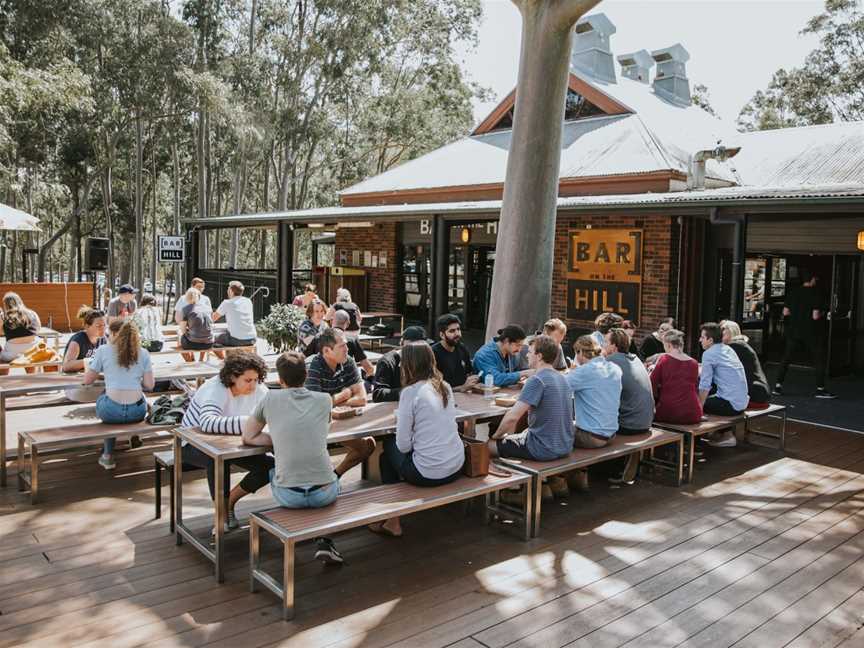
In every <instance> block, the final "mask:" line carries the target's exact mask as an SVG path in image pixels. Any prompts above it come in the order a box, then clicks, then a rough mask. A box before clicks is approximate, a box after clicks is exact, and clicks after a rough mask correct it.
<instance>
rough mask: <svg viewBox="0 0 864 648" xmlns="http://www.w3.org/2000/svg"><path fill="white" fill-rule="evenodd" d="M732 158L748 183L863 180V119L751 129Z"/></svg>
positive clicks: (800, 184) (776, 184)
mask: <svg viewBox="0 0 864 648" xmlns="http://www.w3.org/2000/svg"><path fill="white" fill-rule="evenodd" d="M732 162H733V164H734V166H735V167H736V168H737V170H738V173H739V175H740V176H741V179H742V182H743V184H745V185H754V186H784V187H790V186H802V185H823V184H833V183H858V184H862V185H864V122H845V123H839V124H826V125H822V126H806V127H803V128H782V129H777V130H769V131H758V132H754V133H746V134H743V135H742V138H741V152H740V153H739V154H738V155H737V156H736V157H735V158H734V160H732Z"/></svg>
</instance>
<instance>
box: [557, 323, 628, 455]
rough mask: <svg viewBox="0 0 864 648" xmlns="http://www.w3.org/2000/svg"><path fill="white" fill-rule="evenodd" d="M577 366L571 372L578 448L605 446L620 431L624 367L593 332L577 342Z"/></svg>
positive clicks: (576, 444) (569, 379)
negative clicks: (607, 354) (603, 349)
mask: <svg viewBox="0 0 864 648" xmlns="http://www.w3.org/2000/svg"><path fill="white" fill-rule="evenodd" d="M573 348H574V350H575V351H576V357H575V361H576V366H575V367H573V368H572V369H571V370H570V373H568V374H567V384H568V385H569V386H570V389H571V390H572V391H573V399H574V409H575V410H576V430H575V443H574V445H575V446H576V447H577V448H602V447H603V446H606V445H608V444H609V441H611V440H612V439H613V438H614V436H615V433H616V432H617V431H618V408H619V405H620V403H621V369H620V367H618V366H617V365H615V364H613V363H611V362H609V361H608V360H607V359H606V358H605V357H604V356H603V355H602V353H601V351H600V347H599V346H598V345H597V343H596V342H595V341H594V338H593V337H592V336H591V335H583V336H581V337H580V338H579V339H577V340H576V344H574V345H573Z"/></svg>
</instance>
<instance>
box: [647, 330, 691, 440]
mask: <svg viewBox="0 0 864 648" xmlns="http://www.w3.org/2000/svg"><path fill="white" fill-rule="evenodd" d="M663 348H664V349H665V353H663V354H662V355H660V356H659V358H658V360H657V362H656V364H655V365H654V369H653V370H652V371H651V387H652V389H653V390H654V400H655V402H656V403H657V407H656V409H655V411H654V420H655V421H661V422H663V423H679V424H683V425H689V424H692V423H698V422H699V421H700V420H702V402H701V401H700V400H699V363H698V362H696V361H695V360H694V359H693V358H691V357H690V356H688V355H687V354H686V353H684V333H682V332H681V331H676V330H675V329H667V330H666V331H665V332H664V333H663Z"/></svg>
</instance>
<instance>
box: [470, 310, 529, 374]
mask: <svg viewBox="0 0 864 648" xmlns="http://www.w3.org/2000/svg"><path fill="white" fill-rule="evenodd" d="M524 341H525V331H524V330H523V329H522V327H521V326H517V325H516V324H509V325H507V326H505V327H504V328H503V329H498V335H496V336H495V337H494V338H492V339H491V340H490V341H489V342H487V343H486V344H484V345H483V346H482V347H480V348H479V349H478V350H477V353H476V354H474V371H475V372H477V373H478V374H480V373H482V374H483V376H485V375H486V374H492V379H493V381H494V384H495V385H496V386H497V387H506V386H508V385H515V384H516V383H517V382H519V379H520V378H522V377H523V376H526V377H527V376H531V375H533V374H534V370H533V369H525V370H523V371H519V370H518V369H517V366H518V362H519V352H520V351H521V350H522V343H523V342H524ZM481 382H482V381H481Z"/></svg>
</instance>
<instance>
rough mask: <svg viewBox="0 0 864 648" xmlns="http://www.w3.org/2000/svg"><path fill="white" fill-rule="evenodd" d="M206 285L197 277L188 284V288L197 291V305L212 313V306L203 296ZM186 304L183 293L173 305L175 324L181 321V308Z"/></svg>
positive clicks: (205, 296) (206, 297) (207, 298)
mask: <svg viewBox="0 0 864 648" xmlns="http://www.w3.org/2000/svg"><path fill="white" fill-rule="evenodd" d="M206 285H207V284H205V283H204V280H203V279H201V278H199V277H195V278H194V279H192V281H190V282H189V287H190V288H194V289H195V290H197V291H198V303H199V304H201V305H202V306H204V307H205V308H208V309H210V310H211V311H212V310H213V306H212V305H211V304H210V298H209V297H208V296H207V295H205V294H204V288H205V287H206ZM188 304H189V302H188V301H186V293H185V292H184V293H183V294H181V295H180V296H179V297H178V298H177V303H176V304H175V305H174V322H175V323H177V324H180V323H181V322H182V321H183V307H184V306H187V305H188Z"/></svg>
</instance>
